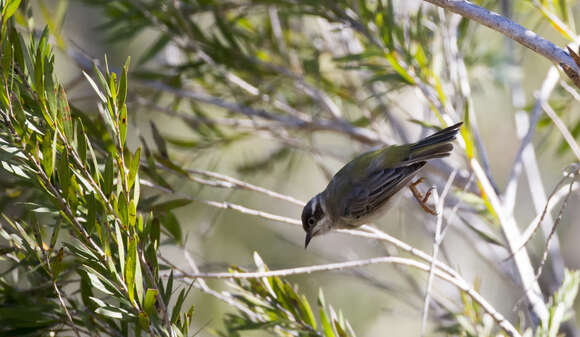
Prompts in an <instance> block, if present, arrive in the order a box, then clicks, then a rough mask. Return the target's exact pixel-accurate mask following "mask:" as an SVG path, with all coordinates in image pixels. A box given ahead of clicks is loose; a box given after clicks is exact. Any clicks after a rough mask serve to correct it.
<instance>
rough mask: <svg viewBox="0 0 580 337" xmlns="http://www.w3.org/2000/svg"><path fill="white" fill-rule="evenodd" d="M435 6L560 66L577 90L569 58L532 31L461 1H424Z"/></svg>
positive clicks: (579, 80)
mask: <svg viewBox="0 0 580 337" xmlns="http://www.w3.org/2000/svg"><path fill="white" fill-rule="evenodd" d="M424 1H426V2H429V3H432V4H434V5H435V6H439V7H442V8H445V9H447V10H449V11H451V12H453V13H456V14H459V15H461V16H463V17H465V18H468V19H471V20H473V21H476V22H478V23H480V24H482V25H484V26H486V27H489V28H491V29H493V30H495V31H498V32H500V33H502V34H504V35H505V36H507V37H509V38H510V39H512V40H514V41H517V42H519V43H520V44H521V45H523V46H524V47H527V48H529V49H531V50H533V51H535V52H536V53H538V54H540V55H542V56H544V57H545V58H547V59H548V60H550V61H551V62H552V63H554V64H556V65H560V66H561V67H562V68H563V69H564V72H565V73H566V75H568V77H570V79H571V80H572V82H574V84H575V85H576V86H577V87H580V68H579V67H578V65H577V64H576V63H575V62H574V60H573V59H572V57H570V55H569V54H568V53H567V52H566V51H564V50H563V49H562V48H560V47H558V46H556V45H555V44H553V43H552V42H550V41H548V40H546V39H544V38H543V37H541V36H539V35H538V34H536V33H534V32H533V31H531V30H529V29H526V28H525V27H523V26H521V25H519V24H517V23H515V22H513V21H512V20H510V19H508V18H506V17H504V16H502V15H500V14H498V13H495V12H492V11H490V10H488V9H485V8H483V7H480V6H477V5H474V4H472V3H470V2H468V1H465V0H424Z"/></svg>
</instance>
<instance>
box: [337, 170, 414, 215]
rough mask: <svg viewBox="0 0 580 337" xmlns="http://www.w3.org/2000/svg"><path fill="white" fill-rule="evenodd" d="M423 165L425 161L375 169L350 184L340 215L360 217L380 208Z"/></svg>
mask: <svg viewBox="0 0 580 337" xmlns="http://www.w3.org/2000/svg"><path fill="white" fill-rule="evenodd" d="M424 165H425V162H419V163H414V164H411V165H406V166H401V167H395V168H387V169H383V170H378V171H375V172H373V173H371V174H369V175H368V177H367V178H365V179H362V180H361V181H359V182H357V183H356V184H355V185H354V186H352V193H351V197H350V198H347V200H345V204H344V207H343V214H342V216H344V217H347V218H350V219H360V218H362V217H364V216H366V215H368V214H370V213H373V212H374V211H375V210H377V209H378V208H380V207H381V206H382V205H383V204H384V203H385V202H386V201H387V200H388V199H389V198H390V197H391V196H393V195H394V194H395V193H397V192H398V191H399V190H401V189H402V188H403V187H404V186H405V185H406V184H407V183H408V182H409V181H410V180H411V179H412V178H413V176H414V174H415V173H416V172H417V171H418V170H419V169H421V168H422V167H423V166H424Z"/></svg>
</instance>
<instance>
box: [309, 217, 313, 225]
mask: <svg viewBox="0 0 580 337" xmlns="http://www.w3.org/2000/svg"><path fill="white" fill-rule="evenodd" d="M308 224H309V225H311V226H312V225H314V218H309V219H308Z"/></svg>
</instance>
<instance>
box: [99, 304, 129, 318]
mask: <svg viewBox="0 0 580 337" xmlns="http://www.w3.org/2000/svg"><path fill="white" fill-rule="evenodd" d="M95 313H97V314H99V315H103V316H105V317H109V318H114V319H123V312H122V311H121V310H120V309H118V308H113V307H108V308H97V309H96V310H95Z"/></svg>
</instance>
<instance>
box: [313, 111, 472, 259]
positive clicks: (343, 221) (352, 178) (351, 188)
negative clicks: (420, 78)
mask: <svg viewBox="0 0 580 337" xmlns="http://www.w3.org/2000/svg"><path fill="white" fill-rule="evenodd" d="M462 124H463V123H462V122H460V123H457V124H455V125H453V126H450V127H448V128H445V129H443V130H440V131H438V132H436V133H434V134H432V135H431V136H428V137H426V138H424V139H422V140H420V141H418V142H416V143H412V144H404V145H392V146H387V147H383V148H381V149H378V150H375V151H370V152H366V153H363V154H361V155H360V156H358V157H356V158H354V159H353V160H351V161H350V162H349V163H348V164H346V165H345V166H344V167H343V168H342V169H340V171H338V173H336V174H335V175H334V177H333V178H332V180H331V181H330V182H329V183H328V186H326V189H324V191H322V192H320V193H318V194H317V195H316V196H315V197H314V198H312V199H311V200H310V201H309V202H308V204H306V206H305V207H304V210H303V211H302V226H303V227H304V231H306V241H305V244H304V247H305V248H306V247H308V243H309V242H310V240H311V239H312V238H313V237H315V236H318V235H322V234H324V233H327V232H329V231H330V230H333V229H339V228H347V229H349V228H350V229H352V228H356V227H359V226H361V225H363V224H365V223H368V222H369V221H370V220H372V219H374V218H376V217H378V216H380V215H381V214H383V213H384V212H385V211H386V210H387V209H388V208H389V206H390V205H389V204H391V203H390V202H389V200H391V197H392V196H393V195H394V194H395V193H397V192H398V191H400V190H401V189H402V188H403V187H405V186H406V185H407V184H408V183H409V182H410V181H411V180H412V179H413V177H414V176H415V175H416V174H417V172H419V170H420V169H421V168H423V166H425V164H426V163H427V161H428V160H431V159H434V158H443V157H447V156H449V154H450V153H451V151H452V150H453V145H452V144H451V142H452V141H453V140H454V139H455V137H456V136H457V133H458V132H459V129H460V127H461V125H462Z"/></svg>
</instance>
